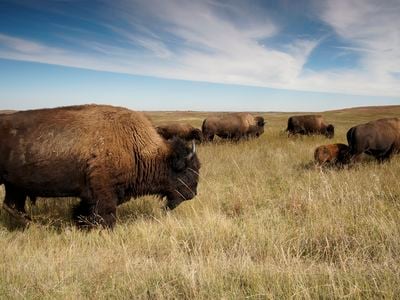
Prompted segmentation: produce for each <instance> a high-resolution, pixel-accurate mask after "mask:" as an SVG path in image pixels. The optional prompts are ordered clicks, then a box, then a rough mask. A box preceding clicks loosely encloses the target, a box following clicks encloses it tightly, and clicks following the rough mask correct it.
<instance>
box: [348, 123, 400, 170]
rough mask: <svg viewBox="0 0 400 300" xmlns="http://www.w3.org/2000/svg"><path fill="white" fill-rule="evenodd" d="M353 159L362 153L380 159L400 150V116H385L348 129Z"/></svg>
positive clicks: (382, 159) (381, 160) (386, 158)
mask: <svg viewBox="0 0 400 300" xmlns="http://www.w3.org/2000/svg"><path fill="white" fill-rule="evenodd" d="M347 142H348V143H349V147H350V155H351V156H352V161H354V160H356V159H357V157H359V156H360V155H361V154H362V153H366V154H369V155H372V156H373V157H375V158H376V159H377V160H378V161H380V162H383V161H385V160H388V159H389V158H390V157H391V156H392V155H393V154H395V153H398V152H400V118H385V119H379V120H376V121H371V122H368V123H365V124H360V125H357V126H354V127H352V128H350V129H349V131H347Z"/></svg>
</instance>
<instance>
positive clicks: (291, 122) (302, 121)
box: [286, 115, 335, 138]
mask: <svg viewBox="0 0 400 300" xmlns="http://www.w3.org/2000/svg"><path fill="white" fill-rule="evenodd" d="M286 131H287V132H288V133H289V134H303V135H310V134H323V135H325V136H326V137H327V138H333V136H334V134H335V127H334V126H333V125H332V124H329V125H328V124H326V123H325V121H324V119H323V118H322V116H321V115H303V116H292V117H290V118H289V119H288V125H287V128H286Z"/></svg>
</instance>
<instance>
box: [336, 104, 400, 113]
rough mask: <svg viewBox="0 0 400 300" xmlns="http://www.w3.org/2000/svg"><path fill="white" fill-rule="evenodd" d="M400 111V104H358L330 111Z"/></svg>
mask: <svg viewBox="0 0 400 300" xmlns="http://www.w3.org/2000/svg"><path fill="white" fill-rule="evenodd" d="M394 110H395V111H400V105H382V106H358V107H350V108H342V109H335V110H330V111H329V112H377V113H384V112H389V111H394Z"/></svg>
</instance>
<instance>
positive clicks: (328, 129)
mask: <svg viewBox="0 0 400 300" xmlns="http://www.w3.org/2000/svg"><path fill="white" fill-rule="evenodd" d="M334 135H335V127H334V126H333V125H332V124H329V125H328V126H326V129H325V136H326V137H327V138H329V139H331V138H333V136H334Z"/></svg>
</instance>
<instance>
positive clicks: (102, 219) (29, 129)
mask: <svg viewBox="0 0 400 300" xmlns="http://www.w3.org/2000/svg"><path fill="white" fill-rule="evenodd" d="M0 140H1V143H0V181H1V182H2V183H4V185H5V189H6V195H5V200H4V203H3V207H4V208H5V209H6V210H7V211H8V212H10V213H11V214H13V215H14V216H20V217H26V214H25V208H24V206H25V199H26V196H27V195H28V196H30V197H31V198H32V197H37V196H39V197H79V198H80V199H81V201H80V203H79V205H78V206H77V207H76V208H75V209H74V214H73V215H74V219H75V220H76V221H77V223H78V225H84V226H91V225H93V224H101V225H103V226H106V227H113V226H114V224H115V220H116V207H117V205H119V204H121V203H123V202H125V201H128V200H129V199H130V198H131V197H134V198H135V197H139V196H142V195H159V196H161V197H163V196H166V198H167V203H166V208H168V209H173V208H175V207H176V206H177V205H179V204H180V203H181V202H182V201H184V200H189V199H192V198H193V197H194V196H195V195H196V193H197V192H196V191H197V183H198V179H199V173H198V172H199V168H200V163H199V160H198V158H197V155H196V154H195V149H194V145H193V148H190V147H188V146H186V144H185V143H184V142H183V141H182V140H181V139H179V138H177V139H173V140H172V141H166V140H164V139H163V138H162V137H161V136H160V135H158V134H157V132H156V130H155V128H154V127H153V126H152V124H151V123H150V121H149V120H148V119H147V118H146V117H145V116H144V115H143V114H142V113H139V112H135V111H131V110H129V109H125V108H120V107H112V106H106V105H82V106H70V107H61V108H54V109H41V110H29V111H21V112H17V113H15V114H12V115H2V116H0Z"/></svg>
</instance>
